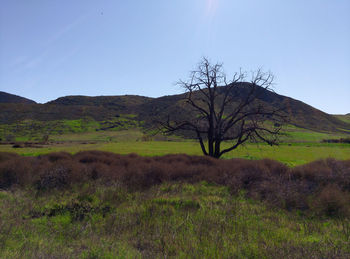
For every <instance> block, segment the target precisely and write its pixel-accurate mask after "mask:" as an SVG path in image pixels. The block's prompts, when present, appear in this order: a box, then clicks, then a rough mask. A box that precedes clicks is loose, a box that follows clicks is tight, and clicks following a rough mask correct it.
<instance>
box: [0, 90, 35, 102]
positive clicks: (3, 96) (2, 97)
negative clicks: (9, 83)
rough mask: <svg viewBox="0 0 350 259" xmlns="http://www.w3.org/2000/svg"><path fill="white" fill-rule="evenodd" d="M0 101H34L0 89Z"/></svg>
mask: <svg viewBox="0 0 350 259" xmlns="http://www.w3.org/2000/svg"><path fill="white" fill-rule="evenodd" d="M0 103H27V104H29V103H31V104H33V103H36V102H34V101H33V100H30V99H27V98H24V97H21V96H18V95H14V94H9V93H5V92H2V91H0Z"/></svg>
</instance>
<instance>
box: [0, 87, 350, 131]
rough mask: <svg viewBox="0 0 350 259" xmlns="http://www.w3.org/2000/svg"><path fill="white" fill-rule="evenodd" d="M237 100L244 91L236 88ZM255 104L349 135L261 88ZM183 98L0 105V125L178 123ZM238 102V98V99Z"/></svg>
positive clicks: (343, 126)
mask: <svg viewBox="0 0 350 259" xmlns="http://www.w3.org/2000/svg"><path fill="white" fill-rule="evenodd" d="M239 91H240V95H241V97H242V96H243V95H244V92H245V91H246V87H245V85H244V84H243V85H242V86H240V88H239ZM259 91H260V93H259V98H258V99H259V102H261V103H263V104H264V105H266V106H272V107H275V108H284V110H286V112H287V114H288V116H289V118H290V122H291V124H293V125H295V126H298V127H301V128H305V129H310V130H314V131H327V132H341V131H343V132H350V123H349V122H347V121H346V120H342V119H341V118H339V117H336V116H333V115H330V114H327V113H324V112H322V111H320V110H318V109H316V108H314V107H312V106H310V105H307V104H305V103H303V102H301V101H298V100H295V99H293V98H290V97H287V96H282V95H279V94H276V93H274V92H271V91H267V90H265V89H263V88H261V89H259ZM184 96H185V95H184V94H179V95H171V96H163V97H159V98H149V97H143V96H135V95H124V96H98V97H87V96H67V97H61V98H58V99H56V100H54V101H51V102H48V103H46V104H35V103H34V104H29V105H28V104H23V103H20V104H9V103H0V123H1V124H8V123H14V122H18V121H23V120H28V119H30V120H39V121H50V120H61V119H68V120H70V119H71V120H74V119H81V118H84V117H91V118H93V119H95V120H100V121H101V120H106V119H110V118H114V117H118V116H119V115H120V114H134V115H136V118H135V119H137V120H139V121H144V122H145V123H146V124H148V125H152V122H153V121H154V120H157V119H162V118H165V117H167V116H168V115H170V116H171V117H172V118H177V119H181V118H183V117H185V116H186V115H188V114H189V110H188V107H187V106H186V105H185V104H184V102H183V98H184ZM239 98H240V97H239Z"/></svg>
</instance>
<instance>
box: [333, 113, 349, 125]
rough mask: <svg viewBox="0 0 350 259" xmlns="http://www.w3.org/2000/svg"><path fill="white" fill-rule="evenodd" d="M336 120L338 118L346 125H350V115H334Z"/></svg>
mask: <svg viewBox="0 0 350 259" xmlns="http://www.w3.org/2000/svg"><path fill="white" fill-rule="evenodd" d="M334 116H335V117H336V118H338V119H339V120H342V121H344V122H346V123H350V113H348V114H345V115H334Z"/></svg>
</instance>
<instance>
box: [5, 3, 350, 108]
mask: <svg viewBox="0 0 350 259" xmlns="http://www.w3.org/2000/svg"><path fill="white" fill-rule="evenodd" d="M0 3H1V5H0V91H5V92H9V93H12V94H16V95H20V96H23V97H27V98H29V99H33V100H35V101H37V102H40V103H44V102H47V101H50V100H53V99H56V98H58V97H61V96H66V95H89V96H98V95H125V94H135V95H143V96H150V97H159V96H163V95H172V94H178V93H181V92H182V89H181V88H179V87H178V86H177V85H176V84H175V82H177V81H178V80H179V79H187V78H188V76H189V71H191V70H192V69H193V68H194V67H195V66H196V64H197V63H198V62H199V61H200V59H201V57H207V58H209V60H211V62H213V63H216V62H220V63H223V65H224V68H225V72H226V74H227V76H228V77H230V75H233V73H234V72H236V71H239V69H242V70H244V71H254V70H256V69H259V68H262V69H263V70H265V71H271V72H272V73H273V74H274V75H275V85H274V91H275V92H277V93H279V94H282V95H286V96H290V97H292V98H294V99H298V100H301V101H303V102H305V103H307V104H310V105H312V106H314V107H316V108H318V109H321V110H322V111H325V112H327V113H331V114H345V113H350V80H349V77H350V15H349V14H350V1H349V0H307V1H305V0H283V1H282V0H244V1H243V0H240V1H237V0H172V1H170V0H168V1H167V0H147V1H145V0H128V1H125V0H98V1H97V0H74V1H72V0H56V1H54V0H52V1H48V0H0Z"/></svg>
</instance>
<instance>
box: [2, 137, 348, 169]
mask: <svg viewBox="0 0 350 259" xmlns="http://www.w3.org/2000/svg"><path fill="white" fill-rule="evenodd" d="M225 145H226V146H227V145H228V144H224V145H223V146H225ZM83 150H101V151H109V152H114V153H118V154H129V153H136V154H139V155H143V156H162V155H166V154H181V153H185V154H188V155H201V154H202V151H201V150H200V147H199V145H198V143H196V142H193V141H182V142H172V141H144V142H143V141H123V142H106V143H105V142H101V143H94V144H81V143H74V142H73V143H63V144H55V145H44V146H43V147H42V148H33V147H27V148H12V146H11V145H0V151H1V152H16V153H18V154H21V155H24V156H37V155H41V154H47V153H51V152H61V151H65V152H70V153H77V152H79V151H83ZM329 157H332V158H336V159H340V160H344V159H349V158H350V146H349V145H346V144H326V143H293V144H281V145H279V146H273V147H271V146H268V145H265V144H259V145H256V144H247V145H245V146H241V147H239V148H238V149H236V150H234V151H232V152H230V153H228V154H226V155H224V157H223V158H225V159H229V158H246V159H263V158H271V159H275V160H278V161H280V162H283V163H285V164H287V165H289V166H295V165H300V164H304V163H307V162H311V161H314V160H317V159H321V158H329Z"/></svg>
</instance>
